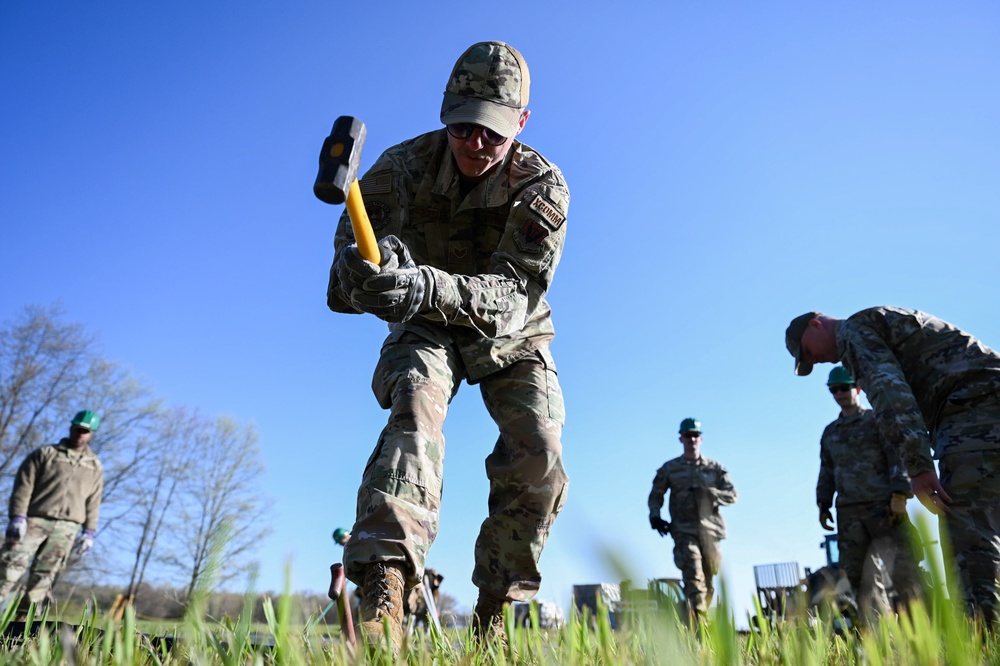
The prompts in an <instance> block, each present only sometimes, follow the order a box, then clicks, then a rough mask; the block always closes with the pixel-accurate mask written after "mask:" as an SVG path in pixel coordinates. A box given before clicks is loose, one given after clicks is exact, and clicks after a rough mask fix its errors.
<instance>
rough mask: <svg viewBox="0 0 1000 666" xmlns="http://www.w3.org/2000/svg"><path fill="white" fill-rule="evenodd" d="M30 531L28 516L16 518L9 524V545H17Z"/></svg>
mask: <svg viewBox="0 0 1000 666" xmlns="http://www.w3.org/2000/svg"><path fill="white" fill-rule="evenodd" d="M26 531H28V517H27V516H14V517H13V518H11V519H10V522H9V523H7V534H6V535H5V539H6V541H7V543H17V542H18V541H20V540H21V539H23V538H24V533H25V532H26Z"/></svg>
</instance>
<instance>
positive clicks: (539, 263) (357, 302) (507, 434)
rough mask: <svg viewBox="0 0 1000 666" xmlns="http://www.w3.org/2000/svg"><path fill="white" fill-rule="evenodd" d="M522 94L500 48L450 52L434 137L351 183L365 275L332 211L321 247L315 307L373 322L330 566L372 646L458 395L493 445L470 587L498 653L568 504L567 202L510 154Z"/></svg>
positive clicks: (398, 149) (433, 501) (430, 516)
mask: <svg viewBox="0 0 1000 666" xmlns="http://www.w3.org/2000/svg"><path fill="white" fill-rule="evenodd" d="M529 83H530V77H529V74H528V66H527V64H526V63H525V60H524V58H523V57H522V55H521V54H520V53H519V52H518V51H517V50H516V49H514V48H513V47H512V46H510V45H509V44H506V43H504V42H498V41H490V42H479V43H477V44H473V45H472V46H471V47H469V48H468V49H466V51H465V52H464V53H463V54H462V55H461V56H460V57H459V59H458V61H457V62H456V63H455V65H454V67H453V68H452V71H451V75H450V76H449V77H448V81H447V84H446V86H445V91H444V98H443V100H442V103H441V113H440V120H441V124H442V125H443V127H441V128H440V129H437V130H435V131H432V132H428V133H426V134H423V135H420V136H418V137H416V138H414V139H410V140H408V141H405V142H403V143H401V144H399V145H397V146H393V147H391V148H389V149H387V150H386V151H385V152H384V153H382V155H381V156H380V157H379V158H378V159H377V160H376V161H375V164H374V165H373V166H372V167H371V168H370V169H369V170H368V172H367V173H366V174H365V175H364V176H363V177H362V178H361V180H360V190H361V193H362V195H363V198H364V204H365V210H366V211H367V213H368V217H369V219H370V220H371V223H372V227H373V230H374V232H375V235H376V237H377V238H378V239H379V241H378V243H379V252H380V255H381V258H382V261H381V264H380V265H378V266H376V265H375V264H374V263H371V262H368V261H366V260H364V259H363V258H362V257H361V254H360V253H359V251H358V248H357V244H356V243H355V239H354V235H353V231H352V229H351V224H350V219H349V216H348V214H347V213H346V212H345V214H344V215H342V216H341V218H340V223H339V224H338V226H337V232H336V235H335V238H334V248H335V252H334V260H333V265H332V267H331V270H330V281H329V284H328V288H327V304H328V306H329V307H330V309H332V310H333V311H334V312H339V313H349V314H362V313H367V314H371V315H374V316H376V317H379V318H380V319H382V320H384V321H386V322H388V324H389V335H388V337H387V338H386V339H385V342H384V343H383V345H382V351H381V356H380V358H379V361H378V364H377V366H376V369H375V376H374V379H373V381H372V387H373V389H374V392H375V396H376V399H377V400H378V402H379V405H380V406H381V407H383V408H384V409H388V410H389V418H388V424H387V425H386V427H385V429H384V430H383V431H382V434H381V436H380V437H379V438H378V442H377V445H376V447H375V451H374V453H373V454H372V457H371V459H370V460H369V462H368V464H367V466H366V468H365V471H364V474H363V477H362V483H361V490H360V492H359V494H358V507H357V516H356V522H355V524H354V526H353V527H352V528H351V534H352V537H351V540H350V541H349V542H348V543H347V545H346V546H345V548H344V564H345V568H346V571H347V576H348V578H350V580H352V581H353V582H354V583H356V584H357V585H359V586H361V587H362V590H363V592H362V593H363V596H364V599H365V602H364V603H363V604H362V607H361V612H360V615H361V622H360V624H361V629H362V633H363V634H366V635H369V636H372V637H373V639H376V640H377V641H379V642H381V640H382V638H383V634H384V631H383V618H388V619H389V628H390V635H389V636H388V637H387V638H388V639H389V640H390V642H391V643H392V645H393V646H394V647H396V646H398V645H399V643H400V641H401V637H402V616H401V613H400V612H399V608H400V606H401V604H400V599H401V597H402V596H403V592H404V589H405V588H412V587H415V586H416V585H417V584H418V583H420V581H421V578H422V576H423V572H424V563H425V561H426V558H427V554H428V550H429V549H430V547H431V544H433V542H434V539H435V537H436V536H437V530H438V515H439V511H440V503H441V489H442V473H443V461H444V436H443V424H444V419H445V416H446V414H447V412H448V407H449V405H450V403H451V400H452V398H453V397H454V396H455V394H456V392H457V391H458V389H459V386H460V385H461V383H462V381H463V380H465V381H467V382H468V383H469V384H477V385H478V386H479V390H480V392H481V394H482V396H483V400H484V402H485V404H486V407H487V409H488V411H489V413H490V416H491V417H492V418H493V420H494V422H495V423H496V424H497V427H498V430H499V436H498V437H497V439H496V444H495V446H494V448H493V452H492V453H491V454H490V455H489V456H488V457H487V459H486V475H487V477H488V479H489V487H490V493H489V501H488V503H487V507H488V514H487V516H486V519H485V520H484V521H483V524H482V526H481V528H480V531H479V536H478V538H477V540H476V546H475V567H474V569H473V574H472V579H473V582H474V583H475V585H476V587H477V588H478V589H479V598H478V600H477V602H476V606H475V610H474V616H473V627H474V628H475V631H476V635H477V636H478V637H480V638H484V639H485V638H491V637H496V638H498V639H500V640H503V639H504V636H503V614H502V611H503V608H504V607H505V606H506V605H509V604H511V603H513V602H515V601H528V600H530V599H531V598H532V597H533V596H534V595H535V593H536V592H537V591H538V589H539V586H540V584H541V579H542V576H541V571H540V570H539V567H538V559H539V556H540V555H541V552H542V549H543V547H544V545H545V542H546V540H547V538H548V535H549V532H550V530H551V528H552V524H553V521H554V520H555V518H556V516H557V515H558V513H559V511H560V510H561V509H562V506H563V503H564V502H565V499H566V492H567V486H568V477H567V475H566V471H565V469H564V467H563V464H562V444H561V441H560V440H561V432H562V426H563V422H564V420H565V417H564V407H563V398H562V392H561V390H560V388H559V381H558V376H557V373H556V367H555V363H554V362H553V359H552V354H551V353H550V351H549V343H550V341H551V340H552V338H553V336H554V334H555V328H554V326H553V323H552V314H551V309H550V307H549V304H548V302H547V300H546V293H547V292H548V289H549V287H550V286H551V285H552V280H553V278H554V275H555V271H556V267H557V266H558V265H559V259H560V257H561V256H562V251H563V246H564V242H565V238H566V226H567V225H566V216H567V211H568V207H569V189H568V188H567V185H566V181H565V179H564V178H563V175H562V173H561V172H560V170H559V168H558V167H556V165H554V164H553V163H552V162H550V161H548V160H547V159H545V158H544V157H543V156H542V155H541V154H540V153H539V152H538V151H536V150H534V149H533V148H531V147H529V146H528V145H526V144H524V143H522V142H521V141H519V140H518V136H519V134H520V132H521V131H522V130H523V129H524V127H525V124H526V123H527V121H528V117H529V115H530V112H529V111H528V108H527V106H528V94H529ZM376 640H372V641H370V643H375V642H376Z"/></svg>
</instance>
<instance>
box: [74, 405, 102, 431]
mask: <svg viewBox="0 0 1000 666" xmlns="http://www.w3.org/2000/svg"><path fill="white" fill-rule="evenodd" d="M70 425H74V426H80V427H81V428H86V429H87V430H90V431H92V432H97V427H98V426H99V425H101V417H100V416H98V415H97V412H92V411H90V410H89V409H85V410H83V411H82V412H78V413H77V415H76V416H74V417H73V421H72V422H71V423H70Z"/></svg>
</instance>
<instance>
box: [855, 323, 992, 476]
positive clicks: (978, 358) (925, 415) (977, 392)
mask: <svg viewBox="0 0 1000 666" xmlns="http://www.w3.org/2000/svg"><path fill="white" fill-rule="evenodd" d="M836 335H837V346H838V352H839V354H840V359H841V361H842V362H843V364H844V367H845V368H847V370H848V371H849V372H850V373H851V375H853V376H854V378H855V380H857V382H858V385H859V386H861V387H862V388H863V389H864V391H865V393H867V395H868V399H869V400H870V401H871V403H872V407H873V408H874V410H875V413H876V418H877V419H878V425H879V429H880V430H881V432H882V435H883V437H885V438H887V439H889V440H890V441H892V442H896V443H897V446H899V447H900V454H901V456H902V458H903V462H904V463H905V464H906V468H907V471H908V472H909V473H910V476H911V477H912V476H916V475H917V474H921V473H923V472H927V471H932V470H933V469H934V462H933V460H932V458H931V455H930V449H931V443H932V442H933V446H934V455H935V457H937V458H940V457H941V456H942V455H944V453H946V452H948V453H951V452H960V451H978V450H984V449H998V448H1000V400H998V396H1000V354H998V353H997V352H995V351H994V350H992V349H990V348H989V347H987V346H986V345H984V344H983V343H982V342H980V341H979V340H977V339H976V338H974V337H973V336H971V335H969V334H968V333H966V332H965V331H962V330H961V329H958V328H955V327H954V326H952V325H951V324H949V323H947V322H944V321H941V320H940V319H938V318H936V317H934V316H932V315H929V314H927V313H926V312H920V311H919V310H905V309H902V308H894V307H887V306H883V307H876V308H869V309H867V310H862V311H861V312H858V313H857V314H854V315H852V316H851V317H849V318H847V319H844V320H841V321H840V322H839V323H838V324H837V329H836Z"/></svg>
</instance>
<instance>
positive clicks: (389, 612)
mask: <svg viewBox="0 0 1000 666" xmlns="http://www.w3.org/2000/svg"><path fill="white" fill-rule="evenodd" d="M403 580H404V579H403V572H402V570H401V569H400V568H399V567H397V566H396V565H394V564H383V563H381V562H379V563H377V564H370V565H368V567H367V569H366V570H365V580H364V583H363V584H362V585H361V604H360V608H359V609H358V624H359V626H360V627H361V635H362V639H363V640H364V641H365V643H367V645H368V648H369V649H370V650H377V649H378V648H379V646H380V645H381V644H382V639H383V638H386V639H388V641H389V645H390V647H391V649H392V653H393V654H397V653H398V652H399V646H400V645H402V643H403V588H404V584H403ZM382 618H389V632H390V634H389V636H386V635H385V626H384V624H383V619H382Z"/></svg>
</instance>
